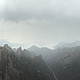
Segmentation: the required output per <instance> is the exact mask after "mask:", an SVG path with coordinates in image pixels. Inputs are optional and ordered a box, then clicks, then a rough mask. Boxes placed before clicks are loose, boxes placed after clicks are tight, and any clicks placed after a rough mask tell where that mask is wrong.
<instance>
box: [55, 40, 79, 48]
mask: <svg viewBox="0 0 80 80" xmlns="http://www.w3.org/2000/svg"><path fill="white" fill-rule="evenodd" d="M76 46H80V41H75V42H72V43H67V42H61V43H59V44H58V45H56V46H55V48H63V47H76Z"/></svg>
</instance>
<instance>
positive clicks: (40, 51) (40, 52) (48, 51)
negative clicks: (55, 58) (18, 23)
mask: <svg viewBox="0 0 80 80" xmlns="http://www.w3.org/2000/svg"><path fill="white" fill-rule="evenodd" d="M28 50H29V51H32V52H34V53H36V55H37V56H38V55H41V56H42V58H43V59H44V60H47V58H48V56H49V55H51V54H52V50H51V49H49V48H46V47H41V48H39V47H37V46H32V47H30V48H28Z"/></svg>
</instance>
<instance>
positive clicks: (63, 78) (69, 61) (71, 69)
mask: <svg viewBox="0 0 80 80" xmlns="http://www.w3.org/2000/svg"><path fill="white" fill-rule="evenodd" d="M47 64H48V65H49V66H50V68H51V70H52V71H53V72H54V74H55V77H56V78H57V79H56V80H80V46H77V47H70V48H69V47H64V48H58V49H55V50H54V51H53V54H52V55H50V56H49V58H48V59H47Z"/></svg>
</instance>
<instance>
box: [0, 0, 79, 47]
mask: <svg viewBox="0 0 80 80" xmlns="http://www.w3.org/2000/svg"><path fill="white" fill-rule="evenodd" d="M79 8H80V1H79V0H0V38H1V39H7V40H9V41H10V42H12V43H17V42H18V43H20V44H24V43H25V44H27V46H29V45H38V46H48V47H51V46H54V45H56V44H57V43H59V42H72V41H76V40H80V35H79V34H80V10H79Z"/></svg>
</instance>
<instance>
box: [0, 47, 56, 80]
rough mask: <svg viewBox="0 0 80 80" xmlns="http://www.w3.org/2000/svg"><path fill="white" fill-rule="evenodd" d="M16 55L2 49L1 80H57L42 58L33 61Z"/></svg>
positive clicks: (0, 60)
mask: <svg viewBox="0 0 80 80" xmlns="http://www.w3.org/2000/svg"><path fill="white" fill-rule="evenodd" d="M15 54H16V53H15V52H10V51H8V50H7V49H5V47H0V80H55V78H54V75H53V74H52V72H51V71H50V69H49V68H48V67H47V65H46V64H45V62H44V61H43V59H42V57H41V56H37V57H35V58H34V59H31V58H29V57H26V56H25V55H22V56H20V58H18V56H17V57H16V56H15Z"/></svg>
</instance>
